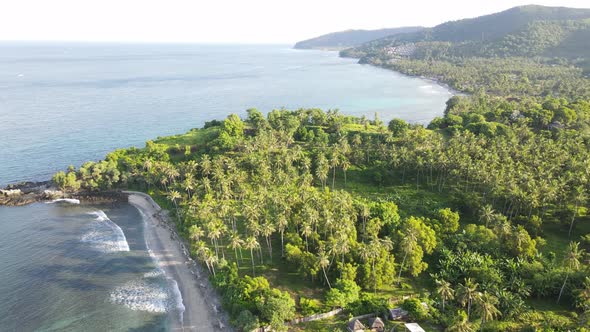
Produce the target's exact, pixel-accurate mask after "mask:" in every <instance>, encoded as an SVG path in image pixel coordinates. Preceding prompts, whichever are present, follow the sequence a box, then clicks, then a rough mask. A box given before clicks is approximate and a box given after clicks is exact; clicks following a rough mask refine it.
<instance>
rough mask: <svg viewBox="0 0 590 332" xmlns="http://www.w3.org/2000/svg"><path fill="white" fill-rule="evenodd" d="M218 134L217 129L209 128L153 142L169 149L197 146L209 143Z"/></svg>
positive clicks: (160, 138) (159, 138)
mask: <svg viewBox="0 0 590 332" xmlns="http://www.w3.org/2000/svg"><path fill="white" fill-rule="evenodd" d="M218 133H219V127H210V128H207V129H191V130H190V131H188V132H187V133H185V134H179V135H173V136H166V137H158V138H157V139H156V140H155V141H154V142H155V143H158V144H164V145H168V146H170V147H172V146H175V145H177V144H178V145H191V146H198V145H204V144H206V143H207V142H210V141H211V140H213V139H214V138H215V137H217V135H218Z"/></svg>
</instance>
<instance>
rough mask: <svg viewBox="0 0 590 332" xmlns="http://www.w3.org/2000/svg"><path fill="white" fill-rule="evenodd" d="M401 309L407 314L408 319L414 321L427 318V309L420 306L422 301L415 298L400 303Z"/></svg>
mask: <svg viewBox="0 0 590 332" xmlns="http://www.w3.org/2000/svg"><path fill="white" fill-rule="evenodd" d="M402 308H403V309H404V310H406V311H407V312H408V316H409V317H410V319H412V320H414V321H420V320H425V319H427V318H429V315H428V308H426V307H425V306H423V305H422V301H420V300H419V299H416V298H412V299H407V300H405V301H404V303H402Z"/></svg>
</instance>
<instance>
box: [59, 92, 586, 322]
mask: <svg viewBox="0 0 590 332" xmlns="http://www.w3.org/2000/svg"><path fill="white" fill-rule="evenodd" d="M589 125H590V103H589V102H587V101H577V102H568V101H567V100H565V99H555V98H547V99H545V100H544V101H543V102H540V103H539V102H537V101H536V99H535V98H531V99H523V100H520V101H517V100H514V99H506V98H500V97H494V96H489V95H485V94H477V95H474V96H471V97H455V98H452V99H451V100H450V101H449V102H448V105H447V110H446V111H445V115H444V117H442V118H437V119H435V120H434V121H432V123H431V124H430V125H429V126H428V128H424V127H422V126H420V125H411V124H407V123H405V122H403V121H401V120H394V121H391V122H390V124H389V126H385V125H384V124H383V123H382V122H381V121H379V120H375V121H369V120H367V119H365V118H355V117H350V116H344V115H341V114H339V113H338V112H337V111H328V112H323V111H321V110H317V109H308V110H297V111H287V110H281V111H278V110H276V111H272V112H270V113H269V114H268V115H267V116H266V117H264V116H263V115H262V114H261V113H260V112H258V111H257V110H255V109H251V110H248V117H247V118H246V119H244V120H242V119H240V118H239V117H238V116H236V115H230V116H228V117H227V119H226V120H224V121H213V122H210V123H208V124H207V125H206V126H205V128H203V129H194V130H191V131H190V132H189V133H187V134H185V135H178V136H173V137H166V138H160V139H158V140H157V141H155V142H148V143H147V144H146V147H145V148H142V149H137V148H130V149H124V150H117V151H115V152H112V153H110V154H109V155H108V156H107V158H106V160H105V161H101V162H96V163H95V162H91V163H87V164H84V165H83V166H82V167H81V168H80V169H79V170H77V171H76V170H74V169H70V170H69V171H68V173H67V174H66V173H63V172H62V173H58V174H56V176H55V181H56V183H58V184H59V185H60V186H62V187H63V188H64V189H72V190H75V189H76V188H77V187H80V188H83V189H86V190H104V189H110V188H134V189H139V190H143V191H146V192H148V193H150V194H152V195H154V196H155V197H156V199H158V200H159V201H160V202H161V203H162V205H163V206H165V207H167V208H169V209H170V210H171V211H173V217H174V219H175V221H176V224H177V227H178V229H179V230H180V232H181V234H182V235H183V236H185V237H186V238H187V239H188V240H189V241H190V244H191V253H192V255H194V257H195V258H197V259H199V260H200V261H201V262H203V264H204V265H205V266H206V267H207V268H208V270H209V271H210V274H211V280H212V283H213V284H214V285H215V287H217V288H218V290H219V293H220V294H221V296H222V299H223V302H224V305H225V308H226V310H227V311H228V312H229V313H230V315H231V317H232V319H233V320H234V322H235V323H236V325H238V326H241V327H243V328H244V329H245V330H248V329H249V328H251V327H254V326H258V325H272V326H273V328H274V329H276V330H284V329H285V328H286V327H285V326H284V325H283V322H285V321H289V320H291V319H293V318H295V317H297V316H304V315H309V314H313V313H318V312H325V311H329V310H331V309H333V308H338V307H341V308H345V310H346V311H345V314H343V315H341V316H338V317H335V318H333V319H329V320H327V321H325V322H313V323H307V324H301V325H297V326H296V327H293V329H295V330H297V329H305V328H310V329H311V328H313V329H316V330H326V331H328V330H333V329H334V328H338V329H340V328H343V327H344V326H345V320H346V319H347V317H348V315H360V314H365V313H371V312H373V313H378V314H381V315H383V316H384V315H385V311H386V309H387V308H392V307H395V306H401V305H403V307H404V308H406V309H407V310H408V311H409V312H410V313H411V315H412V317H413V319H416V320H419V321H420V323H421V324H424V325H425V326H430V327H431V328H432V329H442V328H448V329H449V330H466V329H483V330H487V331H506V330H514V331H516V330H522V329H524V328H529V327H532V328H539V329H546V330H565V329H576V328H582V327H585V328H588V318H589V317H588V316H589V315H588V308H589V307H590V305H588V303H589V298H590V297H589V296H588V294H589V292H590V290H589V287H590V281H589V280H588V278H587V275H588V273H589V272H590V269H589V264H588V256H587V254H586V252H587V250H588V249H590V248H589V245H590V243H588V241H587V238H590V236H589V235H588V234H590V218H588V214H587V209H588V204H589V200H588V191H589V188H590V187H589V186H590V162H589V161H590V134H589V131H588V128H589ZM405 296H411V297H412V298H411V299H409V300H407V299H404V297H405ZM422 302H425V303H427V306H423V305H422Z"/></svg>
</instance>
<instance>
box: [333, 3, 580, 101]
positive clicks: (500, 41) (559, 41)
mask: <svg viewBox="0 0 590 332" xmlns="http://www.w3.org/2000/svg"><path fill="white" fill-rule="evenodd" d="M589 37H590V9H574V8H564V7H543V6H535V5H530V6H522V7H515V8H511V9H508V10H506V11H503V12H500V13H496V14H491V15H486V16H481V17H477V18H471V19H464V20H459V21H453V22H447V23H443V24H441V25H438V26H436V27H434V28H429V29H424V30H422V31H419V32H414V33H407V34H403V35H397V36H388V37H386V38H382V39H378V40H374V41H371V42H368V43H365V44H363V45H360V46H358V47H355V48H350V49H346V50H343V51H341V53H340V55H341V56H344V57H353V58H359V59H360V62H362V63H370V64H374V65H378V66H382V67H386V68H390V69H394V70H397V71H400V72H402V73H405V74H409V75H416V76H427V77H431V78H434V79H438V80H440V81H442V82H444V83H447V84H449V85H451V86H452V87H453V88H455V89H457V90H460V91H463V92H468V93H473V92H474V91H477V90H479V89H484V90H485V92H487V93H492V94H496V95H521V96H522V95H527V96H538V97H543V96H547V95H559V96H562V97H566V98H568V99H575V98H579V97H583V96H587V95H588V93H589V91H588V89H587V87H589V86H590V81H589V80H588V75H589V74H590V62H589V61H588V56H589V55H590V44H589V42H588V40H590V38H589ZM533 80H534V81H535V82H536V83H535V84H532V83H531V81H533Z"/></svg>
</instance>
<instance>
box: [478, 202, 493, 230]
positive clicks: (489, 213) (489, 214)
mask: <svg viewBox="0 0 590 332" xmlns="http://www.w3.org/2000/svg"><path fill="white" fill-rule="evenodd" d="M495 213H496V211H494V209H492V206H491V205H485V206H484V207H482V208H481V210H480V211H479V220H480V221H481V220H483V221H484V222H485V225H486V227H488V226H489V224H490V222H491V221H492V220H493V219H494V214H495Z"/></svg>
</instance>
